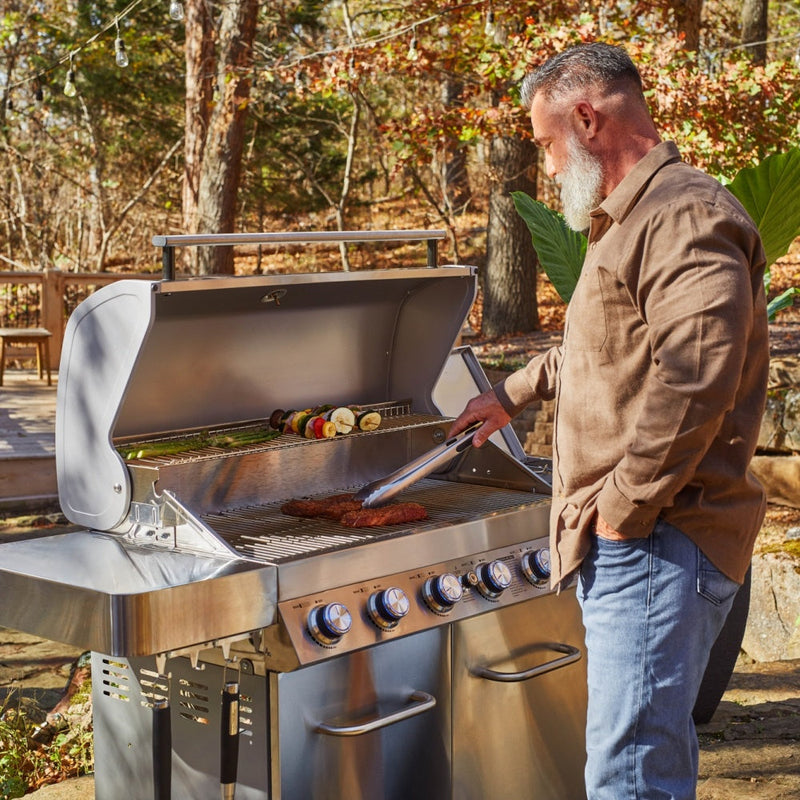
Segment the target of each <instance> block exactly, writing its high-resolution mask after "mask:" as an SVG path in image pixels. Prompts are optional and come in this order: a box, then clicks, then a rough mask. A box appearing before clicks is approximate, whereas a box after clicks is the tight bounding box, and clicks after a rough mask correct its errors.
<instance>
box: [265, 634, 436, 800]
mask: <svg viewBox="0 0 800 800" xmlns="http://www.w3.org/2000/svg"><path fill="white" fill-rule="evenodd" d="M449 643H450V637H449V629H448V628H447V627H444V628H438V629H435V630H430V631H425V632H424V633H418V634H416V635H414V636H410V637H407V638H405V639H402V640H398V641H395V642H389V643H386V644H385V645H383V646H381V647H374V648H370V649H369V650H364V651H360V652H358V653H352V654H350V655H347V656H344V657H342V658H337V659H334V660H332V661H328V662H326V663H324V664H318V665H315V666H311V667H306V668H304V669H301V670H298V671H297V672H291V673H283V674H276V673H271V674H270V676H269V678H270V681H271V696H272V699H273V702H274V703H275V706H274V708H273V714H275V717H274V719H275V722H276V724H277V730H279V731H280V735H279V736H275V737H274V738H273V756H274V764H275V769H274V770H273V775H272V780H273V785H272V800H300V799H301V798H314V800H344V798H347V800H411V798H437V800H443V799H444V798H447V797H449V796H450V657H449ZM420 692H422V693H425V694H427V695H430V696H432V697H433V698H434V699H435V701H436V704H435V706H434V707H433V708H427V710H423V711H422V713H419V714H417V715H416V716H412V717H410V718H406V719H400V720H399V721H395V722H392V721H391V719H392V715H395V714H397V715H399V716H402V715H403V714H404V713H415V712H416V711H418V710H420V709H421V708H425V705H424V703H423V701H421V700H420V699H419V698H420V695H419V693H420ZM428 705H429V704H428ZM374 725H381V726H382V727H378V728H377V729H373V730H366V731H365V732H363V733H360V734H359V733H355V734H354V735H353V734H351V735H332V734H331V733H330V729H336V728H340V729H341V728H356V730H362V729H364V728H370V727H373V726H374ZM321 726H324V728H325V731H327V732H325V731H323V730H320V728H321Z"/></svg>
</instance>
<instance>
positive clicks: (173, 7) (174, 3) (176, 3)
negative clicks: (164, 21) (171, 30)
mask: <svg viewBox="0 0 800 800" xmlns="http://www.w3.org/2000/svg"><path fill="white" fill-rule="evenodd" d="M169 16H170V19H174V20H175V21H176V22H180V21H181V20H182V19H183V3H181V1H180V0H170V3H169Z"/></svg>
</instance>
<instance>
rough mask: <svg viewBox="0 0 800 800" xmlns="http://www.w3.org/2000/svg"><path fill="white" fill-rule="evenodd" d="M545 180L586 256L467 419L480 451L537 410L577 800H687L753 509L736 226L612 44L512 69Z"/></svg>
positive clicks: (745, 284)
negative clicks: (550, 330)
mask: <svg viewBox="0 0 800 800" xmlns="http://www.w3.org/2000/svg"><path fill="white" fill-rule="evenodd" d="M522 98H523V105H524V106H525V107H526V108H530V117H531V124H532V126H533V134H534V138H535V140H536V142H537V144H538V145H539V146H540V147H542V148H543V150H544V154H545V165H546V169H547V173H548V175H549V176H550V177H551V178H556V179H557V180H558V181H559V182H560V184H561V193H562V200H563V205H564V213H565V217H566V220H567V222H568V224H569V225H570V226H571V227H573V228H575V229H578V230H588V237H589V243H588V249H587V256H586V259H585V262H584V265H583V269H582V273H581V277H580V280H579V281H578V284H577V287H576V289H575V293H574V295H573V297H572V299H571V301H570V304H569V308H568V312H567V318H566V323H565V330H564V338H563V343H562V345H561V346H560V347H557V348H553V349H552V350H550V351H549V352H547V353H545V354H543V355H540V356H537V357H535V358H534V359H533V360H532V361H531V362H530V363H529V364H528V365H527V366H525V367H524V368H523V369H521V370H519V371H517V372H515V373H512V374H511V375H510V376H509V377H508V378H507V379H506V380H505V381H503V382H502V383H500V384H498V385H497V386H495V387H494V389H493V390H492V391H489V392H487V393H485V394H483V395H481V396H479V397H477V398H474V399H473V400H471V401H470V402H469V404H468V405H467V406H466V408H465V409H464V411H463V412H462V414H461V415H460V416H459V418H458V419H457V420H456V421H455V423H454V425H453V428H452V429H451V430H452V433H457V432H458V431H460V430H463V429H464V428H465V427H467V426H468V425H470V424H471V423H473V422H475V421H478V420H483V421H484V424H483V425H482V426H481V428H480V429H479V431H478V433H477V434H476V435H475V439H474V444H475V445H477V446H480V445H481V444H482V443H483V442H484V441H485V440H486V439H487V438H488V437H489V435H490V434H491V433H492V432H494V431H495V430H497V429H498V428H500V427H501V426H502V425H504V424H506V423H507V422H508V421H509V420H510V419H511V417H512V416H513V415H515V414H516V413H518V412H519V411H520V410H521V409H522V408H523V407H524V406H525V405H526V404H527V403H529V402H530V401H531V400H533V399H535V398H543V399H553V398H555V400H556V422H555V431H554V441H553V501H552V510H551V533H550V536H551V547H550V550H551V561H552V568H553V573H552V580H553V584H554V585H555V586H558V585H561V584H563V582H564V581H565V580H567V579H568V578H570V577H571V576H572V574H573V573H574V572H575V571H576V570H577V571H579V584H578V599H579V601H580V603H581V606H582V610H583V621H584V626H585V628H586V648H587V669H588V682H589V706H588V720H587V728H586V747H587V764H586V773H585V777H586V789H587V795H588V798H589V800H633V799H634V798H635V800H661V798H671V799H672V800H687V798H693V797H694V796H695V787H696V782H697V757H698V749H697V737H696V734H695V731H694V726H693V723H692V717H691V712H692V707H693V705H694V702H695V699H696V696H697V692H698V688H699V685H700V681H701V679H702V676H703V673H704V670H705V667H706V663H707V660H708V655H709V651H710V649H711V646H712V644H713V643H714V640H715V639H716V637H717V635H718V633H719V631H720V629H721V628H722V625H723V622H724V620H725V617H726V615H727V613H728V611H729V609H730V606H731V603H732V600H733V597H734V594H735V593H736V590H737V589H738V586H739V584H740V583H741V582H742V581H743V579H744V576H745V572H746V570H747V567H748V565H749V562H750V558H751V553H752V547H753V542H754V539H755V537H756V534H757V532H758V530H759V528H760V525H761V522H762V519H763V514H764V508H765V501H764V495H763V491H762V489H761V487H760V486H759V485H758V483H757V482H756V481H755V479H754V478H753V477H752V476H751V475H750V474H749V472H748V464H749V461H750V458H751V456H752V455H753V452H754V450H755V445H756V440H757V436H758V429H759V425H760V420H761V416H762V413H763V408H764V401H765V393H766V382H767V369H768V333H767V320H766V303H765V297H764V290H763V285H762V275H763V271H764V253H763V249H762V246H761V243H760V239H759V236H758V232H757V229H756V227H755V225H754V224H753V222H752V221H751V220H750V218H749V217H748V216H747V214H746V213H745V211H744V209H743V208H742V207H741V206H740V205H739V203H738V202H737V201H736V200H735V199H734V198H733V197H732V196H731V194H730V193H729V192H728V191H727V190H725V189H724V188H723V187H722V185H721V184H720V183H719V182H718V181H716V180H714V179H713V178H710V177H708V176H706V175H704V174H703V173H701V172H699V171H698V170H696V169H694V168H692V167H690V166H688V165H686V164H683V163H682V162H681V160H680V156H679V154H678V150H677V148H676V147H675V145H674V144H673V143H672V142H666V141H665V142H662V141H661V140H660V137H659V135H658V133H657V131H656V129H655V126H654V124H653V122H652V120H651V117H650V115H649V113H648V110H647V106H646V103H645V99H644V96H643V93H642V84H641V78H640V76H639V73H638V71H637V69H636V67H635V66H634V64H633V62H632V61H631V60H630V58H629V57H628V56H627V54H626V53H625V51H624V50H622V49H621V48H618V47H613V46H610V45H605V44H599V43H595V44H588V45H579V46H577V47H574V48H571V49H569V50H566V51H565V52H563V53H561V54H559V55H557V56H555V57H553V58H552V59H550V60H549V61H548V62H546V63H545V64H544V65H543V66H542V67H541V68H540V69H538V70H537V71H535V72H533V73H532V74H530V75H528V76H527V77H526V78H525V80H524V82H523V85H522Z"/></svg>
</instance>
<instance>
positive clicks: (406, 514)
mask: <svg viewBox="0 0 800 800" xmlns="http://www.w3.org/2000/svg"><path fill="white" fill-rule="evenodd" d="M427 517H428V512H427V511H426V510H425V508H424V506H421V505H420V504H419V503H391V504H389V505H386V506H379V507H378V508H361V509H358V510H356V511H348V512H347V513H346V514H344V515H343V516H342V517H341V518H340V520H339V522H341V523H342V525H347V527H349V528H372V527H378V526H380V525H398V524H400V523H402V522H416V521H417V520H420V519H427Z"/></svg>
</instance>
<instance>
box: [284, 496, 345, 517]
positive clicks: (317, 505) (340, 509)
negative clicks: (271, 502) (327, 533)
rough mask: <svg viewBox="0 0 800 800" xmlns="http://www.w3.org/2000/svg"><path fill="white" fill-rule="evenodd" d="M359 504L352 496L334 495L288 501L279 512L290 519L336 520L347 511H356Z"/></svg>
mask: <svg viewBox="0 0 800 800" xmlns="http://www.w3.org/2000/svg"><path fill="white" fill-rule="evenodd" d="M360 508H361V503H360V502H359V501H358V500H354V499H353V495H352V494H346V493H345V494H335V495H332V496H331V497H321V498H317V499H311V500H289V501H288V502H287V503H284V504H283V505H282V506H281V511H282V512H283V513H284V514H288V515H289V516H290V517H322V518H324V519H334V520H338V519H341V517H342V516H343V515H344V514H346V513H347V512H348V511H358V510H359V509H360Z"/></svg>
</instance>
